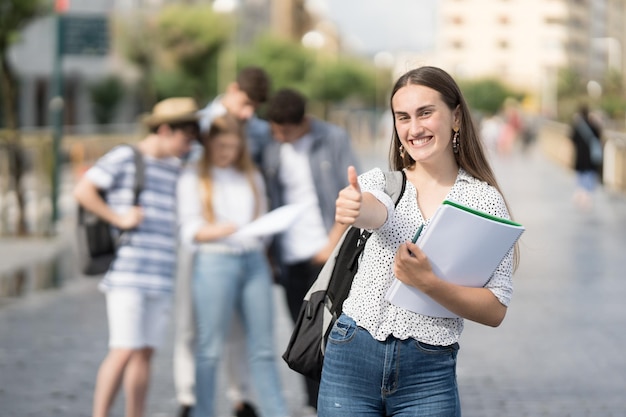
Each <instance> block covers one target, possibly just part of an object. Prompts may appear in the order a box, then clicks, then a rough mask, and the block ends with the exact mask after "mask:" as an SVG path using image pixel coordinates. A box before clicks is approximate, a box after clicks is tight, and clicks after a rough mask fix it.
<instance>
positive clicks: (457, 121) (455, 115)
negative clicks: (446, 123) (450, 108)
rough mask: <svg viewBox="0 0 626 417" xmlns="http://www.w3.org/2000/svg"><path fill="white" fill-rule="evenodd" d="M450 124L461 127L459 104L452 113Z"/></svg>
mask: <svg viewBox="0 0 626 417" xmlns="http://www.w3.org/2000/svg"><path fill="white" fill-rule="evenodd" d="M452 120H453V122H452V124H453V126H454V127H455V128H459V129H460V128H461V105H460V104H459V105H457V106H456V108H455V109H454V112H453V114H452Z"/></svg>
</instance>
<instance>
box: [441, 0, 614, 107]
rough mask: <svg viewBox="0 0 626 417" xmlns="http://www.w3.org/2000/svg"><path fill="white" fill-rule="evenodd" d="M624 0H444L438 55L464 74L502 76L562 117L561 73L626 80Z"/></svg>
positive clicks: (443, 63)
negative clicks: (558, 107)
mask: <svg viewBox="0 0 626 417" xmlns="http://www.w3.org/2000/svg"><path fill="white" fill-rule="evenodd" d="M625 8H626V1H624V0H525V1H513V0H500V1H494V0H440V8H439V13H438V17H439V18H438V25H437V27H438V36H437V45H436V47H435V57H436V61H437V63H438V64H439V65H441V66H442V67H444V68H446V69H447V70H448V71H450V72H451V73H453V74H454V75H455V76H458V77H462V78H479V77H496V78H499V79H501V80H503V81H504V82H506V83H508V84H510V85H511V86H513V87H516V88H519V89H520V90H522V91H526V92H529V93H531V94H533V95H534V97H535V100H536V105H537V108H538V109H539V110H541V111H543V112H544V113H547V114H554V113H555V108H554V106H555V103H556V82H557V72H558V71H559V70H561V69H565V68H566V69H569V70H572V71H574V72H575V73H577V74H579V75H580V76H581V77H582V78H583V79H584V80H587V81H589V80H598V81H600V80H601V78H602V77H604V75H605V74H606V72H607V70H608V69H609V68H611V69H614V70H617V71H619V72H620V74H621V76H622V77H623V60H624V57H623V54H622V52H623V47H624V45H625V43H626V36H625V29H624V13H625V10H626V9H625Z"/></svg>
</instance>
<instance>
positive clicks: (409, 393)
mask: <svg viewBox="0 0 626 417" xmlns="http://www.w3.org/2000/svg"><path fill="white" fill-rule="evenodd" d="M458 350H459V345H458V344H457V343H455V344H453V345H450V346H432V345H428V344H425V343H421V342H418V341H417V340H415V339H407V340H399V339H396V338H394V337H393V336H389V337H388V338H387V340H386V341H384V342H380V341H378V340H375V339H374V338H372V336H371V335H370V334H369V332H368V331H367V330H365V329H363V328H361V327H358V326H357V325H356V323H355V322H354V320H352V319H351V318H350V317H348V316H346V315H342V316H340V317H339V319H338V320H337V322H336V323H335V325H334V326H333V328H332V330H331V333H330V336H329V338H328V344H327V347H326V354H325V356H324V368H323V371H322V382H321V386H320V393H319V400H318V403H317V415H318V417H340V416H341V417H345V416H359V417H373V416H376V417H385V416H398V417H400V416H402V417H426V416H428V417H460V416H461V406H460V401H459V394H458V387H457V383H456V356H457V352H458Z"/></svg>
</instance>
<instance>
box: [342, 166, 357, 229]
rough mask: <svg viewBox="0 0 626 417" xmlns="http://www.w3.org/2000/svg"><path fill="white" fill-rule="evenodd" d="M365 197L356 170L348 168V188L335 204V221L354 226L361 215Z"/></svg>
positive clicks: (351, 167)
mask: <svg viewBox="0 0 626 417" xmlns="http://www.w3.org/2000/svg"><path fill="white" fill-rule="evenodd" d="M362 200H363V196H362V194H361V187H360V186H359V181H358V176H357V173H356V168H354V167H353V166H350V167H348V186H347V187H346V188H344V189H343V190H341V191H340V192H339V196H338V197H337V200H336V202H335V207H336V209H335V220H336V221H337V222H338V223H342V224H354V222H355V221H356V219H357V218H358V217H359V214H360V213H361V202H362Z"/></svg>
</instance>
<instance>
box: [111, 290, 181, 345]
mask: <svg viewBox="0 0 626 417" xmlns="http://www.w3.org/2000/svg"><path fill="white" fill-rule="evenodd" d="M105 296H106V303H107V317H108V319H109V348H127V349H141V348H144V347H151V348H158V347H159V346H160V344H161V342H162V340H163V337H164V333H165V330H166V329H167V325H168V323H169V320H170V310H171V308H172V295H171V294H150V295H148V294H143V293H141V292H140V291H136V290H129V289H111V290H108V291H107V292H106V293H105Z"/></svg>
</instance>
